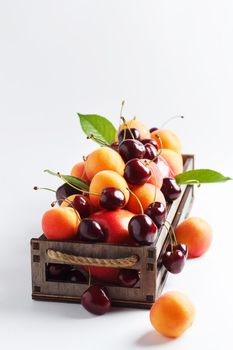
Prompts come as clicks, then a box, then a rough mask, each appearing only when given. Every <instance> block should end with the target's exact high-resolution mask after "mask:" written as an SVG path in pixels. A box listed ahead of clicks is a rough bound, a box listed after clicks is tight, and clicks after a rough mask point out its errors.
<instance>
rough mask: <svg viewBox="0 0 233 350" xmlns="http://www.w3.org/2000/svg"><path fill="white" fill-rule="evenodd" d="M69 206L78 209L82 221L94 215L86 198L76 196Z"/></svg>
mask: <svg viewBox="0 0 233 350" xmlns="http://www.w3.org/2000/svg"><path fill="white" fill-rule="evenodd" d="M68 206H69V207H71V208H74V209H76V210H77V211H78V213H79V215H80V217H81V218H82V219H84V218H87V217H88V216H89V215H91V213H92V207H91V204H90V202H89V201H88V200H87V199H86V197H84V196H80V195H77V196H75V197H74V199H73V200H72V202H71V204H69V205H68Z"/></svg>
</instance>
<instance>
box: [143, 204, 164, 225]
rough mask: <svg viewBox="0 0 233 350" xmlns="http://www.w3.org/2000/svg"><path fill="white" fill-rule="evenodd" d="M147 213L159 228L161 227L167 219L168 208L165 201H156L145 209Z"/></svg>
mask: <svg viewBox="0 0 233 350" xmlns="http://www.w3.org/2000/svg"><path fill="white" fill-rule="evenodd" d="M145 214H146V215H148V216H149V217H150V218H151V219H152V220H153V221H154V223H155V224H156V226H157V227H158V228H160V227H161V226H162V225H163V224H164V223H165V221H166V217H167V209H166V207H165V206H164V205H163V203H160V202H154V203H152V204H150V205H149V207H148V208H147V209H146V210H145Z"/></svg>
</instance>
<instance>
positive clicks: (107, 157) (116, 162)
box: [85, 147, 125, 180]
mask: <svg viewBox="0 0 233 350" xmlns="http://www.w3.org/2000/svg"><path fill="white" fill-rule="evenodd" d="M124 168H125V163H124V161H123V159H122V158H121V156H120V154H119V153H118V152H116V151H114V150H113V149H112V148H110V147H100V148H98V149H97V150H95V151H94V152H92V153H90V154H89V155H88V158H87V160H86V166H85V170H86V174H87V177H88V179H89V180H92V178H93V177H94V176H95V174H97V173H98V172H100V171H102V170H113V171H115V172H117V173H118V174H120V175H122V176H123V174H124Z"/></svg>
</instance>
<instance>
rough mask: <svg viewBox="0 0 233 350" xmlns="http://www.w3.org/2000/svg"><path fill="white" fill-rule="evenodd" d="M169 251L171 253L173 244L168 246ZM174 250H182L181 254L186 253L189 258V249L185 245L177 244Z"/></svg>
mask: <svg viewBox="0 0 233 350" xmlns="http://www.w3.org/2000/svg"><path fill="white" fill-rule="evenodd" d="M166 250H167V251H171V244H168V246H167V248H166ZM173 250H180V251H181V252H183V253H184V255H185V257H186V258H187V257H188V247H187V246H186V244H184V243H177V244H175V245H174V246H173Z"/></svg>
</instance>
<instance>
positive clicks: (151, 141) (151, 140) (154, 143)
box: [141, 139, 159, 150]
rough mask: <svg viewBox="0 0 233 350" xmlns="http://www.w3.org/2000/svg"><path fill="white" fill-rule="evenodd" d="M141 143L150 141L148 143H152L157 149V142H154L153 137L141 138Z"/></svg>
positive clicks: (144, 143)
mask: <svg viewBox="0 0 233 350" xmlns="http://www.w3.org/2000/svg"><path fill="white" fill-rule="evenodd" d="M141 143H143V145H146V144H147V143H150V144H151V145H153V146H154V147H155V148H156V149H157V150H158V149H159V145H158V142H156V141H155V140H154V139H143V140H141Z"/></svg>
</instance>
